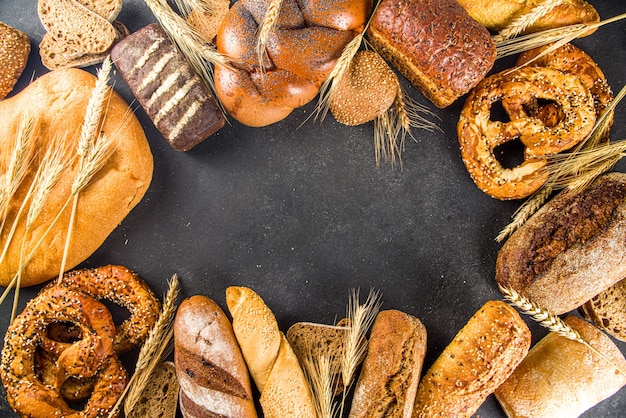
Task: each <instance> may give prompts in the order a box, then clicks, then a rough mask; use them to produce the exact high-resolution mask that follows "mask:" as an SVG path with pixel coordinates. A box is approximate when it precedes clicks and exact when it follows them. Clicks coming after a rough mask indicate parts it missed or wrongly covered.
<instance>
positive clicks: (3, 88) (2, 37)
mask: <svg viewBox="0 0 626 418" xmlns="http://www.w3.org/2000/svg"><path fill="white" fill-rule="evenodd" d="M29 54H30V39H29V38H28V35H26V34H25V33H24V32H22V31H21V30H18V29H16V28H13V27H11V26H9V25H7V24H4V23H2V22H0V100H1V99H3V98H4V97H6V95H7V94H9V93H10V92H11V91H12V90H13V87H14V86H15V83H17V80H18V79H19V77H20V75H22V72H23V71H24V68H26V64H27V63H28V55H29Z"/></svg>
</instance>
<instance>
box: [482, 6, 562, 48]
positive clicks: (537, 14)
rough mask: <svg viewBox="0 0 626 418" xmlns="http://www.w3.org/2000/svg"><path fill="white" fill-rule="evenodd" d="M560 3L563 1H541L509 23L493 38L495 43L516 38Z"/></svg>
mask: <svg viewBox="0 0 626 418" xmlns="http://www.w3.org/2000/svg"><path fill="white" fill-rule="evenodd" d="M561 3H563V0H543V1H542V2H541V3H539V4H538V5H537V6H535V7H533V8H532V9H531V10H530V11H529V12H528V13H524V14H523V15H521V16H518V17H516V18H515V19H513V21H511V23H509V24H508V25H507V26H506V27H505V28H504V29H502V30H501V31H500V33H498V34H497V35H496V36H495V37H494V40H495V41H496V43H497V42H498V41H500V40H505V39H511V38H514V37H516V36H517V35H519V34H520V33H522V32H524V31H525V30H526V29H527V28H528V27H529V26H531V25H532V24H533V23H535V22H536V21H537V20H539V19H541V18H542V17H544V16H545V15H547V14H548V13H550V12H551V11H552V9H554V8H555V7H556V6H558V5H560V4H561Z"/></svg>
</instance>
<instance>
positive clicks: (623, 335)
mask: <svg viewBox="0 0 626 418" xmlns="http://www.w3.org/2000/svg"><path fill="white" fill-rule="evenodd" d="M580 311H581V314H582V315H583V316H584V317H585V318H586V319H588V320H590V321H593V322H594V323H595V324H596V326H598V327H599V328H602V329H603V330H605V331H606V332H608V333H609V334H611V335H612V336H613V337H615V338H617V339H618V340H621V341H626V280H621V281H619V282H617V283H616V284H614V285H613V286H611V287H609V288H608V289H606V290H605V291H603V292H601V293H599V294H598V295H596V296H595V297H594V298H593V299H591V300H590V301H588V302H587V303H585V304H584V305H583V306H581V307H580Z"/></svg>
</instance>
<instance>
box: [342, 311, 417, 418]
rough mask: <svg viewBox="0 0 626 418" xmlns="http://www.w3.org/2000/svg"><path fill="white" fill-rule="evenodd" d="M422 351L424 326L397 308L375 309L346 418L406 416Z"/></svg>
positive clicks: (397, 417) (413, 398) (412, 395)
mask: <svg viewBox="0 0 626 418" xmlns="http://www.w3.org/2000/svg"><path fill="white" fill-rule="evenodd" d="M425 355H426V327H424V325H423V324H422V322H421V321H420V320H419V319H417V318H416V317H414V316H412V315H409V314H407V313H404V312H401V311H397V310H393V309H392V310H385V311H381V312H379V313H378V315H377V316H376V320H375V321H374V324H373V325H372V331H371V333H370V340H369V344H368V348H367V356H366V357H365V360H364V362H363V368H362V369H361V373H360V375H359V380H358V381H357V385H356V388H355V391H354V397H353V399H352V406H351V408H350V415H349V418H384V417H388V418H391V417H393V418H410V417H411V413H412V411H413V403H414V402H415V396H416V394H417V386H418V383H419V380H420V377H421V372H422V364H423V362H424V356H425Z"/></svg>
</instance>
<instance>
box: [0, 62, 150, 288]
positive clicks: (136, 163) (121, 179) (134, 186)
mask: <svg viewBox="0 0 626 418" xmlns="http://www.w3.org/2000/svg"><path fill="white" fill-rule="evenodd" d="M95 84H96V77H95V76H93V75H92V74H90V73H88V72H86V71H84V70H79V69H74V68H72V69H66V70H55V71H52V72H50V73H47V74H45V75H43V76H41V77H40V78H38V79H37V80H35V81H34V82H33V83H31V84H30V85H29V86H28V87H26V88H25V89H24V90H22V91H21V92H19V93H18V94H17V95H15V96H13V97H11V98H9V99H6V100H3V101H1V102H0V120H2V121H3V123H2V124H0V149H1V150H2V158H0V177H4V173H5V172H6V170H7V159H8V156H7V154H9V153H10V152H9V150H10V149H11V148H12V146H13V143H14V141H15V138H16V133H17V131H18V129H19V124H20V121H21V120H22V119H23V118H24V117H25V115H26V114H27V112H29V113H30V114H31V115H32V116H33V117H34V120H35V123H36V125H35V135H34V136H33V138H32V144H31V145H32V147H33V150H37V153H34V152H33V155H34V158H33V160H32V162H31V163H30V164H29V166H28V169H27V170H28V171H27V173H26V177H25V179H24V181H22V183H21V184H20V186H19V189H18V190H17V192H16V194H15V196H14V197H13V198H12V199H11V201H10V202H9V205H8V212H7V217H6V222H5V227H4V228H3V230H2V232H1V234H0V245H1V247H2V248H3V249H4V247H5V245H6V243H7V241H9V240H8V237H9V235H10V230H11V229H12V227H13V224H14V223H15V233H14V234H13V239H11V240H10V244H9V245H8V247H7V251H6V255H5V257H4V258H3V259H2V262H0V285H2V286H6V285H7V284H9V283H10V281H11V280H12V279H13V277H14V276H15V274H16V273H17V271H18V269H19V266H20V250H21V247H22V238H24V239H25V252H24V254H29V253H31V252H32V251H33V250H34V249H35V247H36V243H37V242H38V241H39V240H40V239H42V241H41V244H40V245H39V246H38V247H36V250H35V251H34V253H33V256H32V258H31V259H30V261H29V262H28V264H26V267H25V269H24V271H23V274H22V279H21V285H22V286H30V285H35V284H39V283H42V282H44V281H47V280H48V279H50V278H51V277H54V276H55V275H58V274H59V270H60V268H61V258H62V254H63V251H64V247H65V240H66V236H67V232H68V229H69V228H68V225H69V220H70V212H71V210H70V209H71V205H68V206H67V207H66V210H64V211H62V212H61V209H62V207H63V205H64V203H65V202H66V200H67V199H68V196H69V195H70V188H71V185H72V182H73V181H74V178H75V176H76V172H77V169H78V163H79V161H78V159H77V158H75V159H74V160H73V162H72V163H71V166H70V167H69V168H68V169H66V170H65V171H64V172H63V173H62V175H61V176H60V178H59V180H58V182H57V183H56V185H55V186H54V187H53V188H52V189H51V191H50V194H49V196H48V198H47V200H46V201H45V204H44V206H43V209H42V212H41V214H40V215H39V216H38V217H37V218H36V219H35V220H34V222H33V223H32V225H31V227H30V228H28V229H27V228H26V222H25V217H26V215H25V214H26V213H27V212H28V210H29V207H30V200H26V204H25V207H24V210H23V211H22V215H21V216H20V217H19V218H18V219H17V222H16V221H15V219H16V215H17V214H18V211H19V208H20V206H21V204H22V202H23V201H24V199H25V196H26V194H27V190H28V188H29V186H30V183H31V182H32V179H33V176H34V173H35V171H36V170H37V167H38V165H39V162H40V158H41V156H42V155H44V152H45V150H46V149H47V148H48V147H49V146H50V145H51V144H53V143H54V142H53V138H55V137H62V138H64V140H63V141H64V142H67V144H68V149H67V151H66V152H68V153H72V154H75V153H76V149H77V142H78V137H79V136H80V132H81V127H82V124H83V119H84V116H85V112H86V107H87V103H88V101H89V98H90V97H91V94H92V91H93V88H94V86H95ZM105 103H106V106H105V108H104V116H103V118H102V120H101V131H102V132H103V133H104V135H106V136H107V137H108V138H109V139H110V140H111V142H112V147H113V148H112V149H113V152H112V154H111V155H110V156H109V157H108V159H107V160H106V162H105V164H104V166H103V167H102V169H100V170H99V171H98V172H97V173H96V174H95V176H94V177H93V178H92V179H91V181H90V182H89V183H88V185H87V186H86V188H85V189H83V190H82V191H81V192H80V193H79V194H78V201H77V206H76V215H75V219H74V224H73V228H72V235H71V240H70V245H69V252H68V257H67V262H66V264H65V266H66V269H71V268H73V267H74V266H76V265H77V264H79V263H80V262H82V261H84V260H85V259H86V258H87V257H89V256H90V255H91V254H92V253H93V252H94V251H95V250H96V249H97V248H98V247H100V245H102V243H103V242H104V240H105V239H106V238H107V236H108V235H109V234H110V233H111V232H112V231H113V229H115V228H116V227H117V226H118V225H119V223H120V222H121V221H122V220H123V219H124V218H125V217H126V215H127V214H128V213H129V212H130V211H131V209H133V207H135V206H136V205H137V203H139V201H140V200H141V198H142V197H143V195H144V194H145V192H146V190H147V189H148V186H149V185H150V182H151V179H152V171H153V158H152V153H151V151H150V146H149V144H148V141H147V139H146V136H145V134H144V131H143V128H142V127H141V124H140V122H139V120H138V119H137V118H136V117H135V115H134V114H133V113H132V110H131V109H130V108H129V106H128V104H127V103H126V101H125V100H124V99H123V98H122V97H121V96H119V95H118V94H117V93H116V92H115V91H113V90H112V89H110V88H109V90H108V93H107V97H106V98H105ZM60 212H61V215H60V217H59V219H58V221H57V222H56V223H55V224H54V225H53V226H52V228H51V230H50V231H49V232H48V233H47V234H46V229H47V228H48V227H49V226H50V224H51V223H52V220H53V219H54V218H55V217H56V216H57V214H59V213H60ZM42 236H43V238H42Z"/></svg>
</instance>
